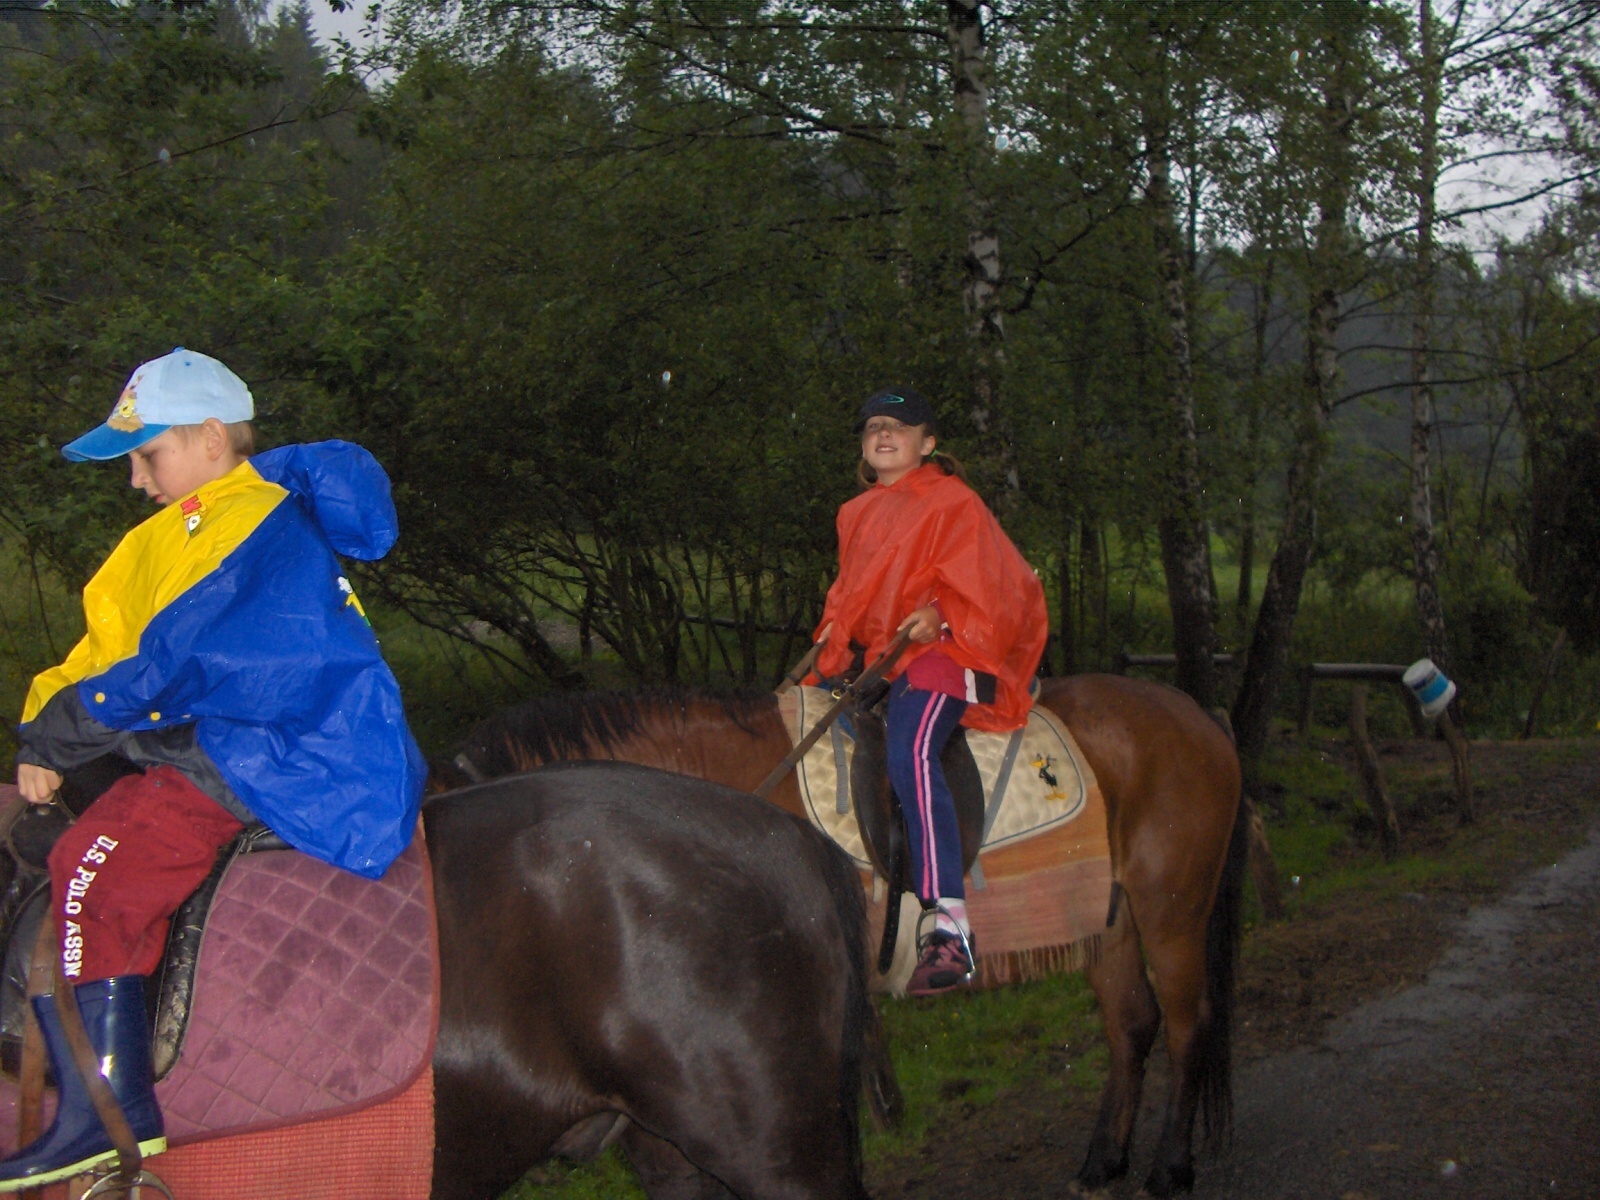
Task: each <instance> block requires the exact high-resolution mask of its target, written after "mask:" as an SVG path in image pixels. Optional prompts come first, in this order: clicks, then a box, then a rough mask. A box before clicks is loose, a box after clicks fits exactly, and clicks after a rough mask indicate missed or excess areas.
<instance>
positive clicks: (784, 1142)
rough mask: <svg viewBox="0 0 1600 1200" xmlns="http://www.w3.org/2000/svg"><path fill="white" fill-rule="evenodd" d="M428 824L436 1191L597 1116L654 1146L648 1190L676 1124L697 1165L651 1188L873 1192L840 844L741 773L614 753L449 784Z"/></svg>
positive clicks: (855, 902)
mask: <svg viewBox="0 0 1600 1200" xmlns="http://www.w3.org/2000/svg"><path fill="white" fill-rule="evenodd" d="M426 827H427V835H428V848H429V852H430V854H431V855H432V857H433V864H434V884H435V893H436V898H437V904H438V913H439V944H440V952H441V958H442V964H441V965H442V979H443V981H444V982H443V995H442V997H441V999H442V1012H441V1025H440V1033H439V1043H438V1048H437V1051H436V1053H435V1056H434V1065H435V1077H436V1084H437V1095H438V1109H437V1112H438V1116H437V1129H438V1132H437V1137H438V1151H437V1156H436V1169H435V1176H434V1178H435V1184H434V1189H435V1195H436V1196H439V1197H447V1198H450V1200H468V1198H469V1197H470V1198H478V1197H493V1196H497V1195H499V1194H500V1192H501V1191H503V1190H504V1189H505V1188H506V1187H509V1186H510V1185H511V1184H512V1183H514V1182H515V1181H516V1179H517V1178H519V1177H520V1176H521V1175H522V1174H523V1173H524V1172H526V1171H527V1170H528V1168H530V1167H531V1166H533V1165H534V1164H535V1163H536V1162H538V1161H540V1160H541V1159H543V1158H545V1157H547V1156H548V1155H549V1154H550V1153H552V1150H553V1149H554V1148H556V1147H557V1144H558V1142H561V1141H562V1138H563V1136H564V1135H566V1134H568V1132H569V1131H571V1130H573V1129H574V1128H575V1127H577V1126H580V1125H584V1126H585V1127H586V1128H590V1129H597V1128H599V1127H600V1126H602V1125H606V1123H607V1121H608V1119H610V1118H608V1117H607V1114H613V1115H614V1116H615V1117H620V1118H626V1121H625V1122H623V1121H620V1120H618V1121H614V1124H615V1127H616V1129H617V1131H618V1133H619V1135H621V1136H622V1145H623V1147H624V1149H625V1150H628V1151H630V1152H632V1151H633V1150H634V1149H635V1148H637V1150H639V1151H641V1153H640V1157H643V1154H642V1151H643V1149H644V1147H646V1146H649V1147H651V1148H652V1150H651V1155H650V1157H651V1158H652V1160H653V1162H652V1163H651V1164H650V1165H649V1168H648V1169H646V1164H645V1163H644V1162H640V1163H639V1165H640V1167H641V1172H640V1178H641V1182H642V1183H643V1184H644V1185H645V1187H646V1189H647V1191H651V1190H655V1189H654V1187H653V1184H654V1182H655V1181H656V1180H658V1179H663V1178H666V1177H669V1176H671V1175H672V1174H673V1173H672V1172H662V1171H661V1170H659V1167H660V1157H661V1152H662V1151H664V1150H665V1147H663V1146H662V1145H661V1143H665V1144H666V1145H667V1146H670V1148H671V1149H670V1151H666V1153H667V1154H669V1155H672V1154H675V1155H681V1157H682V1159H683V1160H684V1167H685V1169H686V1172H687V1174H689V1175H690V1176H693V1177H698V1179H699V1181H700V1184H699V1186H698V1187H697V1188H686V1187H685V1182H686V1181H685V1179H684V1178H683V1177H682V1175H683V1174H684V1172H680V1173H678V1177H676V1178H671V1179H670V1186H669V1185H668V1183H663V1184H662V1185H661V1187H660V1189H659V1190H660V1192H661V1193H666V1192H669V1191H670V1192H671V1194H673V1195H693V1194H701V1193H704V1194H707V1195H711V1194H720V1188H722V1187H726V1188H727V1189H728V1190H729V1191H732V1192H733V1193H734V1194H735V1195H737V1196H740V1197H746V1198H749V1200H755V1198H759V1197H766V1196H778V1195H783V1196H798V1197H808V1196H816V1197H819V1198H820V1197H824V1196H826V1197H864V1196H865V1195H866V1193H865V1191H864V1189H863V1187H862V1184H861V1163H860V1140H859V1128H858V1111H859V1101H858V1097H859V1095H860V1073H861V1063H862V1053H863V1040H864V1037H865V1035H866V1032H867V1030H868V1028H869V1023H870V1020H871V1014H870V1009H869V1006H868V1002H867V994H866V975H865V966H864V962H863V946H862V928H863V919H862V903H863V901H862V897H861V889H860V886H859V884H858V882H857V880H856V878H855V875H854V871H853V870H852V869H851V867H850V864H849V862H848V860H847V859H846V858H845V856H844V855H843V853H842V852H841V851H840V850H838V849H837V848H836V847H834V846H833V845H831V844H830V843H828V842H827V841H826V840H825V839H823V838H822V837H821V836H820V835H819V834H817V833H816V832H815V831H814V830H812V829H811V828H810V827H809V826H807V825H805V824H803V823H801V822H799V821H797V820H795V819H793V818H791V817H788V816H786V815H784V814H783V813H781V812H779V811H777V810H776V809H773V808H771V807H770V806H768V805H765V804H762V803H761V802H759V801H757V800H755V799H754V798H752V797H749V796H746V795H744V794H742V793H738V792H734V791H732V790H730V789H728V788H724V787H720V786H718V785H715V784H710V783H706V782H704V781H701V780H695V779H690V778H686V777H684V776H679V775H672V774H668V773H666V772H662V771H656V770H653V769H650V768H645V767H635V766H628V765H623V764H616V763H570V764H560V765H556V766H552V767H546V768H543V769H541V770H538V771H534V772H530V773H528V774H525V775H517V776H510V777H506V778H502V779H497V780H494V781H492V782H489V783H485V784H481V785H478V786H474V787H469V788H465V789H462V790H460V791H456V792H452V793H449V794H447V795H445V796H441V797H438V798H437V799H435V800H434V801H432V802H431V803H430V805H429V807H428V809H427V815H426ZM624 1130H626V1131H628V1132H624ZM597 1140H605V1139H597ZM570 1145H571V1139H568V1141H567V1142H565V1143H563V1144H562V1148H563V1149H565V1148H566V1147H567V1146H570Z"/></svg>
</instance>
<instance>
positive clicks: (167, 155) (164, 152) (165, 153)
mask: <svg viewBox="0 0 1600 1200" xmlns="http://www.w3.org/2000/svg"><path fill="white" fill-rule="evenodd" d="M156 161H157V162H163V163H169V162H171V161H172V153H171V151H169V150H168V149H167V148H166V147H165V146H163V147H161V149H159V150H157V151H156Z"/></svg>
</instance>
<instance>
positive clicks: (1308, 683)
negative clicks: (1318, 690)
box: [1296, 667, 1317, 737]
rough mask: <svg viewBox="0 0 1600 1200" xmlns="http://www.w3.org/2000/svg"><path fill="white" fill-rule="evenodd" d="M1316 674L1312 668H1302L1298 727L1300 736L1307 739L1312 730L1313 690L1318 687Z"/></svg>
mask: <svg viewBox="0 0 1600 1200" xmlns="http://www.w3.org/2000/svg"><path fill="white" fill-rule="evenodd" d="M1316 683H1317V676H1316V672H1315V671H1313V670H1312V669H1311V668H1310V667H1301V668H1300V713H1299V720H1298V721H1297V722H1296V725H1297V726H1298V727H1299V730H1300V736H1301V737H1305V735H1306V733H1307V732H1308V731H1309V730H1310V729H1311V689H1312V688H1313V687H1315V686H1316Z"/></svg>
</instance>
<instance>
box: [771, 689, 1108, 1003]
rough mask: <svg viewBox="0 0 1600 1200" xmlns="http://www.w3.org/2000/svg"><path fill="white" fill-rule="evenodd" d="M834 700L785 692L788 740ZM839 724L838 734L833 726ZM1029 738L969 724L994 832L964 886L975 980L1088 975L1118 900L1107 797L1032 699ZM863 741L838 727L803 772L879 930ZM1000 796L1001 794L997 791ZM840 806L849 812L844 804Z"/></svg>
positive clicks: (813, 807) (821, 824)
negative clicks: (857, 762)
mask: <svg viewBox="0 0 1600 1200" xmlns="http://www.w3.org/2000/svg"><path fill="white" fill-rule="evenodd" d="M830 703H831V697H830V696H829V695H828V694H827V693H826V692H825V691H822V690H821V689H819V688H795V689H792V690H791V691H788V692H785V693H783V694H782V695H781V696H780V697H779V709H780V711H781V712H782V714H783V717H784V722H785V725H786V726H787V728H788V731H789V736H790V738H791V739H792V740H793V741H795V742H798V741H799V740H800V739H801V738H802V737H804V736H805V734H806V732H807V731H808V730H809V729H810V728H811V727H812V726H813V725H815V724H816V722H817V720H818V719H819V718H820V717H821V716H822V714H823V713H825V712H826V711H827V709H828V707H829V705H830ZM835 730H837V732H835ZM1019 732H1020V733H1021V735H1022V736H1021V737H1020V739H1017V738H1016V735H1013V734H1008V733H980V732H978V731H976V730H971V729H969V730H967V731H966V736H967V744H968V747H969V748H970V749H971V750H972V755H973V759H974V760H975V761H976V762H977V764H978V773H979V775H980V776H981V777H982V779H983V783H984V792H985V816H984V825H985V831H986V832H985V836H984V840H983V846H982V849H981V850H980V851H979V854H978V861H977V864H975V867H974V870H973V872H972V874H971V875H970V876H969V877H968V881H967V912H968V914H969V916H970V917H971V919H972V929H973V934H974V936H975V937H976V939H977V943H978V956H979V960H980V961H979V975H978V981H977V982H978V986H980V987H994V986H998V985H1000V984H1007V983H1016V982H1020V981H1022V980H1028V979H1043V978H1045V977H1047V976H1050V975H1056V974H1061V973H1064V972H1068V971H1079V970H1082V969H1083V968H1084V967H1086V966H1088V965H1089V964H1091V963H1092V962H1094V961H1095V959H1096V958H1097V957H1098V955H1099V952H1100V943H1101V939H1102V937H1103V936H1104V933H1105V928H1106V917H1107V915H1108V913H1109V910H1110V904H1111V882H1112V873H1111V848H1110V843H1109V841H1108V839H1107V835H1106V806H1105V798H1104V797H1103V796H1102V795H1101V793H1100V785H1099V784H1098V782H1097V781H1096V780H1095V776H1094V771H1093V769H1092V768H1090V766H1089V764H1088V762H1087V761H1086V760H1085V759H1084V757H1083V752H1082V751H1081V750H1080V749H1079V748H1078V744H1077V742H1076V741H1075V740H1074V739H1073V737H1072V733H1071V731H1069V730H1068V729H1067V728H1066V726H1064V725H1063V724H1062V723H1061V721H1060V719H1059V718H1057V717H1056V715H1055V714H1054V713H1052V712H1050V711H1049V710H1047V709H1044V708H1041V707H1038V706H1035V708H1034V709H1033V712H1032V714H1031V716H1030V718H1029V722H1028V726H1027V728H1026V729H1025V730H1022V731H1019ZM853 757H854V743H853V741H852V740H851V739H850V737H849V736H848V735H847V734H846V733H844V731H843V730H839V729H838V726H837V725H835V727H834V729H833V730H830V732H829V734H828V735H826V736H824V737H822V738H820V739H819V740H818V742H817V744H816V745H815V746H813V747H812V748H811V750H810V751H809V752H808V753H807V754H806V756H805V758H804V759H803V760H802V761H801V763H800V765H799V767H798V768H797V769H796V778H797V781H798V783H799V786H800V794H801V796H802V798H803V800H804V803H805V806H806V811H807V813H808V814H809V815H810V817H811V820H812V822H813V824H815V825H816V826H817V827H818V828H819V829H821V830H822V831H823V832H824V833H826V834H827V835H828V836H829V837H830V838H832V839H833V840H834V841H835V842H837V843H838V844H839V846H840V847H841V848H843V849H844V850H845V852H846V853H848V854H849V855H850V856H851V857H852V858H853V859H855V861H856V864H857V866H858V867H860V868H861V870H862V873H863V881H864V882H870V884H871V888H872V891H871V898H872V906H871V907H872V914H873V918H874V927H875V929H881V927H882V923H883V915H884V912H885V908H886V903H885V901H886V897H885V895H884V887H883V881H882V880H881V879H878V878H876V877H875V876H874V875H873V874H872V867H871V865H870V863H869V861H868V858H867V853H866V848H865V843H864V841H863V839H862V835H861V831H860V829H859V827H858V826H857V824H856V816H855V812H854V811H853V808H854V806H853V805H851V804H849V802H848V791H847V792H846V796H845V797H844V799H843V802H842V803H841V797H840V793H839V790H838V779H839V776H840V773H841V772H843V773H844V775H845V777H846V778H848V775H849V769H850V763H851V761H852V759H853ZM997 791H998V792H999V795H998V798H997V797H996V792H997ZM841 809H843V810H844V811H841ZM919 911H920V909H919V906H918V904H917V901H916V898H915V897H912V896H908V897H907V898H906V899H905V901H904V902H903V903H902V905H901V929H900V939H899V944H898V947H897V953H896V956H895V965H894V967H892V968H891V969H890V972H889V986H890V989H891V990H893V991H900V990H901V989H903V987H904V986H905V983H906V981H907V980H908V979H909V978H910V974H911V967H912V966H913V965H914V961H913V960H914V959H915V930H916V918H917V915H918V913H919Z"/></svg>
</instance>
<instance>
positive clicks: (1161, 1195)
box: [1139, 1164, 1194, 1200]
mask: <svg viewBox="0 0 1600 1200" xmlns="http://www.w3.org/2000/svg"><path fill="white" fill-rule="evenodd" d="M1192 1191H1194V1168H1193V1167H1192V1166H1189V1165H1187V1164H1185V1165H1184V1166H1181V1167H1156V1168H1155V1169H1154V1170H1153V1171H1151V1172H1150V1177H1149V1178H1148V1179H1146V1180H1145V1181H1144V1187H1142V1188H1140V1189H1139V1195H1141V1196H1150V1197H1152V1198H1153V1200H1167V1198H1168V1197H1170V1196H1176V1195H1177V1194H1178V1193H1179V1192H1192Z"/></svg>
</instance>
